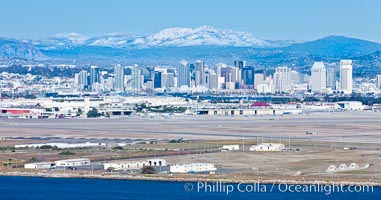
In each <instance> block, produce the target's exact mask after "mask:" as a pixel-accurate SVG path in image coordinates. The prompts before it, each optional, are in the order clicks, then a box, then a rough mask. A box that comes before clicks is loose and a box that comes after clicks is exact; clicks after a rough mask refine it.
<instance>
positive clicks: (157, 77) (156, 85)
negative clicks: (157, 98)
mask: <svg viewBox="0 0 381 200" xmlns="http://www.w3.org/2000/svg"><path fill="white" fill-rule="evenodd" d="M161 74H162V72H158V71H155V73H154V77H153V85H154V88H161Z"/></svg>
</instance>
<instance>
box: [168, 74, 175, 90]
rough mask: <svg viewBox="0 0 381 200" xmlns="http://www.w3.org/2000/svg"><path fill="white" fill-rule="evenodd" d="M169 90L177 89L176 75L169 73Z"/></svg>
mask: <svg viewBox="0 0 381 200" xmlns="http://www.w3.org/2000/svg"><path fill="white" fill-rule="evenodd" d="M166 87H167V88H174V87H175V74H174V73H167V83H166Z"/></svg>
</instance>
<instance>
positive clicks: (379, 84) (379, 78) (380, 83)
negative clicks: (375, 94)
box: [377, 74, 381, 89]
mask: <svg viewBox="0 0 381 200" xmlns="http://www.w3.org/2000/svg"><path fill="white" fill-rule="evenodd" d="M377 88H378V89H381V74H379V75H377Z"/></svg>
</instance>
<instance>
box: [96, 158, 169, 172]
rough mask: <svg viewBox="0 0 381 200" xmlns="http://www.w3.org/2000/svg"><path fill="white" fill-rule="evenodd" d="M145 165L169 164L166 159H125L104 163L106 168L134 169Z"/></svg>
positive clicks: (158, 165)
mask: <svg viewBox="0 0 381 200" xmlns="http://www.w3.org/2000/svg"><path fill="white" fill-rule="evenodd" d="M144 166H153V167H160V166H167V161H166V160H164V159H148V160H146V161H124V162H116V163H105V164H103V168H104V169H105V170H109V169H113V170H133V169H140V168H142V167H144Z"/></svg>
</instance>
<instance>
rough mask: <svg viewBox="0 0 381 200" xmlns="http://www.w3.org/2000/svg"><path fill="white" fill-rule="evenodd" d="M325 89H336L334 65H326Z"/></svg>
mask: <svg viewBox="0 0 381 200" xmlns="http://www.w3.org/2000/svg"><path fill="white" fill-rule="evenodd" d="M326 71H327V75H326V77H327V84H326V86H327V88H331V89H336V71H337V70H336V67H335V66H334V65H327V67H326Z"/></svg>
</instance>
